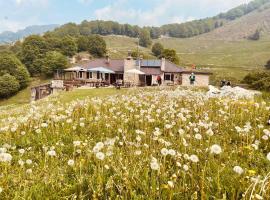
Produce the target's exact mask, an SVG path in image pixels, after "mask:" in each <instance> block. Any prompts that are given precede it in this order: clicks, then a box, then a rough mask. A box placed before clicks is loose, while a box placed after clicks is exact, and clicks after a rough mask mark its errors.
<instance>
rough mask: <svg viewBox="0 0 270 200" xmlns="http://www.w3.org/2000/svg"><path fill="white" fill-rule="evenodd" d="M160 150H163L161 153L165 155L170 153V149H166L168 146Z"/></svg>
mask: <svg viewBox="0 0 270 200" xmlns="http://www.w3.org/2000/svg"><path fill="white" fill-rule="evenodd" d="M160 152H161V154H162V155H163V156H167V155H168V153H169V151H168V149H166V148H163V149H161V151H160Z"/></svg>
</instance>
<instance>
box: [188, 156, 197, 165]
mask: <svg viewBox="0 0 270 200" xmlns="http://www.w3.org/2000/svg"><path fill="white" fill-rule="evenodd" d="M189 159H190V160H191V161H192V162H194V163H197V162H199V158H198V156H196V155H191V156H190V157H189Z"/></svg>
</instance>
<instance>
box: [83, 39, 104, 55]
mask: <svg viewBox="0 0 270 200" xmlns="http://www.w3.org/2000/svg"><path fill="white" fill-rule="evenodd" d="M106 48H107V46H106V42H105V40H104V39H103V38H102V37H101V36H99V35H91V36H88V47H87V50H88V52H89V53H90V54H92V55H93V56H94V57H103V56H104V55H105V54H106V52H107V49H106Z"/></svg>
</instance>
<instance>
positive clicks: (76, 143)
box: [73, 141, 81, 147]
mask: <svg viewBox="0 0 270 200" xmlns="http://www.w3.org/2000/svg"><path fill="white" fill-rule="evenodd" d="M73 145H74V147H77V146H80V145H81V141H73Z"/></svg>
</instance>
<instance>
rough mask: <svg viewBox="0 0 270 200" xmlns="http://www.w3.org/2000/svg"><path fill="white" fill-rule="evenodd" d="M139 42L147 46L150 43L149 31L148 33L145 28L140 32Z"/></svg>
mask: <svg viewBox="0 0 270 200" xmlns="http://www.w3.org/2000/svg"><path fill="white" fill-rule="evenodd" d="M139 44H140V45H141V46H142V47H149V46H150V45H151V44H152V41H151V37H150V33H149V31H148V30H147V29H143V30H142V31H141V32H140V36H139Z"/></svg>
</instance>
